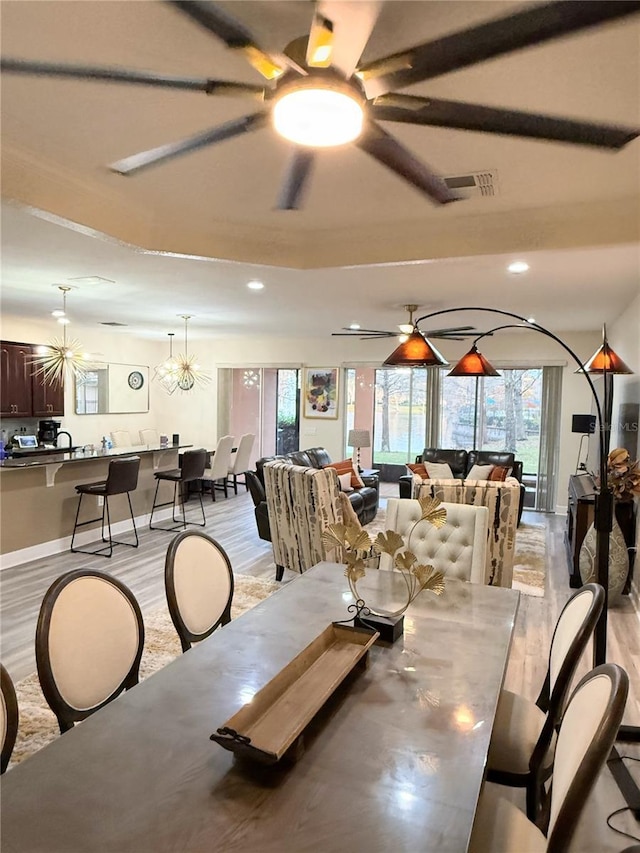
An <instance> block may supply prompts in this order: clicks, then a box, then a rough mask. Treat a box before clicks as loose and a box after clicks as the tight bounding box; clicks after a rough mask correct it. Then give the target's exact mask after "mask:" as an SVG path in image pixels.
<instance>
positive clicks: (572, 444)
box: [2, 311, 637, 507]
mask: <svg viewBox="0 0 640 853" xmlns="http://www.w3.org/2000/svg"><path fill="white" fill-rule="evenodd" d="M636 316H637V311H636ZM69 328H70V329H73V335H74V336H75V337H77V338H79V339H80V340H81V341H82V342H83V343H84V344H85V345H86V346H87V348H88V349H90V351H91V352H92V353H100V354H101V355H100V356H99V357H100V359H101V360H104V361H114V362H120V363H130V364H147V365H149V367H150V369H151V375H153V367H154V366H155V365H157V364H159V363H160V362H161V361H162V360H163V358H165V357H166V356H167V355H168V345H167V342H166V341H148V340H144V339H138V338H136V337H135V336H134V335H133V334H132V333H131V332H128V331H126V330H122V329H120V330H103V329H102V328H95V327H86V328H82V327H79V326H75V325H74V326H72V327H69ZM51 334H52V330H51V322H50V321H49V320H48V319H47V320H44V321H40V322H36V321H29V320H23V319H20V318H11V317H3V327H2V337H3V338H4V339H5V340H15V341H24V342H32V343H42V342H44V341H46V340H47V339H48V338H49V337H51ZM560 337H562V338H563V339H564V340H565V341H566V343H567V344H568V345H569V346H570V347H571V348H572V349H574V350H575V352H576V353H577V355H578V356H579V357H580V359H582V360H586V359H587V358H589V356H591V355H592V353H593V352H594V351H595V350H596V348H597V347H598V345H599V342H600V335H599V333H598V332H593V333H568V334H566V335H562V334H561V335H560ZM612 343H614V341H613V339H612ZM393 348H394V342H393V341H391V342H390V341H389V340H381V341H360V340H357V339H356V340H353V339H346V338H328V339H327V338H313V337H282V338H277V339H274V338H264V339H257V340H256V339H255V338H251V339H248V338H232V339H230V338H226V339H224V340H220V339H219V340H210V339H209V340H198V339H197V338H194V339H193V340H191V339H190V342H189V350H190V352H193V353H195V354H197V356H198V359H199V362H200V363H201V364H202V366H203V368H204V369H206V370H208V371H209V372H210V373H211V375H212V381H211V382H210V383H209V384H208V385H207V386H204V387H203V388H199V389H196V390H194V391H191V392H188V393H180V392H176V393H175V394H174V395H172V396H168V395H167V394H166V393H165V392H164V391H163V390H162V389H161V388H160V387H159V386H158V385H157V384H156V383H155V382H153V381H151V382H150V383H149V385H150V388H149V392H150V411H149V412H148V413H145V414H129V415H123V414H120V415H75V414H73V410H74V406H73V397H72V389H71V388H70V387H69V388H67V389H66V412H67V414H66V415H65V417H64V418H63V428H64V429H67V430H68V431H69V432H70V433H71V434H72V436H73V440H74V442H75V443H76V444H88V443H98V442H99V441H100V439H101V436H102V435H103V434H105V433H106V432H111V430H114V429H128V430H129V431H130V432H131V433H132V436H135V435H137V431H138V430H139V429H142V428H145V427H151V428H156V429H158V431H159V432H164V433H167V434H168V435H169V436H171V435H172V434H173V433H179V434H180V439H181V443H189V444H193V445H200V446H206V447H209V448H211V447H215V443H216V441H217V438H218V436H217V430H216V424H217V374H216V371H217V368H218V367H238V366H251V367H254V366H257V367H262V366H282V367H303V366H309V367H332V366H336V365H337V366H342V365H355V364H366V363H370V364H380V363H381V362H382V361H383V360H384V359H385V358H386V357H387V356H388V355H389V353H390V352H391V350H392V349H393ZM439 348H440V350H441V352H442V353H443V354H444V355H445V357H446V358H448V359H449V360H450V361H451V362H455V360H456V359H457V358H459V357H460V356H461V355H463V354H464V352H465V351H466V349H467V348H468V342H464V343H463V342H441V345H440V344H439ZM178 349H179V347H176V351H177V350H178ZM481 350H482V352H483V353H484V355H486V357H487V358H488V359H489V360H490V361H496V362H498V363H503V364H506V363H511V364H514V365H519V366H527V365H534V364H544V363H555V364H558V363H562V362H565V363H566V362H568V357H567V354H566V353H565V352H564V350H563V349H562V348H561V347H560V346H559V345H558V344H556V343H555V342H553V341H551V340H549V339H548V338H546V337H544V336H543V335H541V334H538V333H535V332H529V331H523V332H515V333H508V332H505V333H500V334H498V335H496V336H495V337H493V338H487V339H485V340H484V341H482V345H481ZM621 354H622V353H621ZM574 369H575V366H574V365H573V364H571V365H568V366H567V367H566V369H565V371H564V379H563V401H562V434H561V437H560V470H559V474H558V484H559V487H558V496H557V503H558V504H559V505H560V507H563V506H566V489H567V483H568V478H569V475H570V474H571V473H573V471H574V469H575V464H576V458H577V453H578V444H579V440H580V436H578V435H574V434H573V433H571V415H572V414H574V413H576V412H579V413H582V412H589V411H591V396H590V392H589V388H588V385H587V383H586V382H585V381H584V379H583V378H582V377H581V376H579V375H578V376H577V375H575V374H574ZM343 404H344V389H343V388H342V389H341V391H340V417H339V418H338V419H337V420H333V421H324V420H315V419H313V420H309V419H304V418H303V419H302V420H301V436H300V445H301V447H311V446H314V445H320V446H324V447H326V448H327V450H328V451H329V453H330V454H331V456H332V457H333V458H335V459H341V458H342V456H343V453H344V451H343V447H344V440H343V437H344V419H343V416H342V411H343Z"/></svg>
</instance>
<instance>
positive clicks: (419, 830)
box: [1, 563, 519, 853]
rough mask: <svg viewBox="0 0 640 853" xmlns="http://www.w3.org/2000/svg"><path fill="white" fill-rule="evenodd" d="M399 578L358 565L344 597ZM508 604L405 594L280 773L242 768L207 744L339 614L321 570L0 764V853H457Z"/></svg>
mask: <svg viewBox="0 0 640 853" xmlns="http://www.w3.org/2000/svg"><path fill="white" fill-rule="evenodd" d="M394 574H395V577H393V575H394ZM397 581H398V573H391V572H376V571H369V572H368V573H367V577H366V578H365V580H364V582H361V583H360V585H359V590H360V591H362V590H366V595H365V597H366V598H367V599H368V600H369V599H371V600H373V599H374V598H376V596H380V599H379V600H382V599H383V598H386V599H387V600H388V599H389V597H390V596H391V590H390V586H389V585H390V584H391V583H393V584H395V583H397ZM394 590H397V587H395V586H394ZM518 599H519V593H517V592H516V591H514V590H510V589H500V588H495V587H487V586H480V585H472V584H467V583H462V582H460V581H455V580H448V581H447V584H446V590H445V592H444V594H443V595H442V596H441V597H440V598H436V597H435V596H433V595H432V594H431V593H428V592H423V593H421V594H420V595H419V596H418V598H417V599H416V601H415V602H414V603H413V604H412V605H411V607H410V609H409V610H408V612H407V614H406V615H405V624H404V635H403V637H401V638H400V639H399V640H398V641H397V642H396V643H395V644H394V645H393V646H391V647H382V646H379V645H376V646H374V647H373V648H372V649H371V652H370V666H369V667H368V669H366V670H363V671H361V672H358V673H354V675H353V676H352V677H350V678H349V679H348V681H347V682H345V684H344V685H343V686H342V687H341V688H340V689H339V690H338V691H337V693H336V694H335V695H334V696H333V697H332V698H331V700H330V701H329V703H328V705H327V706H326V707H325V709H324V710H323V711H322V712H321V714H320V715H319V716H318V717H317V718H316V720H315V721H314V722H313V723H312V725H311V727H310V729H309V731H308V733H307V735H306V738H305V751H304V753H303V755H302V756H301V758H300V759H299V761H298V762H297V763H296V764H289V765H286V766H276V767H272V768H268V767H260V766H258V765H254V764H251V763H246V762H242V761H240V760H238V759H236V757H235V756H234V755H233V754H232V753H230V752H227V751H225V750H224V749H222V748H221V747H220V746H219V745H217V744H216V743H214V742H212V741H210V740H209V735H210V734H211V733H212V732H214V731H215V730H216V729H217V728H218V726H221V725H222V724H223V723H224V722H225V721H226V720H227V719H228V718H229V717H231V716H232V715H233V714H234V713H235V712H236V711H237V710H238V709H239V708H240V707H241V706H242V705H243V704H245V703H246V702H249V701H251V698H252V696H253V695H254V694H255V693H256V692H257V691H258V690H259V689H260V688H261V687H262V686H263V685H264V684H265V683H266V682H267V681H269V680H270V679H271V678H272V677H273V676H274V675H275V674H276V673H277V672H278V671H279V670H280V669H282V668H283V667H284V666H285V665H286V664H287V663H288V662H289V661H291V660H292V658H293V657H295V655H296V654H297V653H298V652H300V651H301V650H302V649H303V648H304V647H305V646H306V645H308V643H310V642H311V640H312V639H313V638H314V637H315V636H317V634H319V633H320V631H322V630H323V629H324V628H325V627H326V626H327V625H328V624H329V623H330V622H331V621H333V620H340V619H345V618H347V615H348V614H347V612H346V608H347V605H348V604H350V603H351V602H352V601H353V599H352V597H351V595H350V593H349V589H348V586H347V582H346V579H345V577H344V567H343V566H341V565H337V564H333V563H321V564H320V565H318V566H315V567H314V568H312V569H311V570H309V571H308V572H306V573H305V574H304V575H302V576H301V577H300V578H297V579H295V580H294V581H292V582H290V583H288V584H287V585H286V586H284V587H283V588H282V589H281V590H279V591H277V592H276V593H274V594H273V595H271V596H270V597H269V598H268V599H266V600H265V601H263V602H261V603H260V604H259V605H258V606H257V607H255V608H253V609H252V610H250V611H248V612H247V613H245V614H244V615H242V616H241V617H240V618H238V619H236V620H234V621H232V622H231V623H230V624H228V625H226V626H224V627H223V628H221V629H219V630H218V631H216V632H215V633H214V634H213V635H212V636H211V637H210V638H209V639H207V640H205V641H204V642H202V643H201V644H200V645H198V646H196V647H194V648H193V649H192V650H191V651H189V652H187V653H186V654H184V655H181V656H180V657H179V658H178V659H177V660H175V661H174V662H173V663H171V664H169V665H168V666H166V667H165V668H164V669H162V670H161V671H160V672H158V673H156V674H155V675H153V676H152V677H150V678H148V679H147V680H145V681H144V682H142V683H141V684H139V685H138V686H137V687H135V688H133V689H132V690H130V691H128V692H127V693H126V694H123V695H122V696H121V697H119V698H118V699H117V700H115V701H114V702H112V703H111V704H110V705H109V706H107V707H105V708H103V709H102V710H101V711H99V712H97V713H96V714H94V715H93V716H92V717H90V718H88V719H87V720H85V721H84V722H83V723H81V724H80V725H77V726H76V727H75V728H74V729H73V730H72V731H70V732H68V733H67V734H65V735H63V736H61V737H60V738H58V740H56V741H55V742H54V743H52V744H51V745H50V746H48V747H46V748H45V749H43V750H41V751H40V752H38V753H36V754H35V755H34V756H33V757H31V758H30V759H28V760H27V761H25V762H24V763H23V764H20V765H18V766H17V767H15V768H14V769H12V770H10V771H8V773H6V774H5V776H4V777H3V780H2V796H1V808H2V813H1V818H2V825H1V838H2V851H3V853H14V852H15V853H18V851H20V853H38V851H50V853H54V851H55V853H58V852H59V853H74V851H77V853H100V851H104V853H107V851H108V853H129V851H130V853H147V851H148V853H163V851H180V853H186V851H194V853H200V851H202V853H204V851H245V853H246V851H256V853H257V851H260V853H270V851H273V853H275V851H285V853H298V851H322V853H332V851H343V850H348V851H352V853H364V851H367V853H370V851H380V853H382V851H407V853H409V851H411V853H413V851H438V853H442V851H465V850H466V849H467V846H468V841H469V837H470V833H471V828H472V824H473V818H474V813H475V808H476V803H477V800H478V796H479V793H480V788H481V785H482V781H483V777H484V771H485V764H486V757H487V751H488V746H489V740H490V736H491V728H492V723H493V718H494V715H495V709H496V703H497V699H498V695H499V692H500V689H501V686H502V683H503V678H504V673H505V668H506V663H507V657H508V652H509V647H510V643H511V636H512V632H513V626H514V620H515V617H516V612H517V608H518ZM283 724H284V721H283Z"/></svg>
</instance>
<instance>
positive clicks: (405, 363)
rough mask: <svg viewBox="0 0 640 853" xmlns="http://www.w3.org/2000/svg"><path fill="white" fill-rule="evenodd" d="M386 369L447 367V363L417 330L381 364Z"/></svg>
mask: <svg viewBox="0 0 640 853" xmlns="http://www.w3.org/2000/svg"><path fill="white" fill-rule="evenodd" d="M383 363H384V364H385V365H386V366H387V367H448V366H449V362H448V361H447V360H446V359H445V358H444V357H443V356H442V355H441V354H440V353H439V352H438V350H437V349H436V348H435V347H434V346H433V344H431V342H430V341H429V340H428V339H427V338H425V336H424V335H423V334H422V333H421V332H419V331H418V330H417V329H414V331H413V332H412V333H411V334H410V335H409V337H408V338H407V340H406V341H404V342H403V343H401V344H400V346H399V347H396V349H394V351H393V352H392V353H391V355H390V356H389V358H387V359H386V361H384V362H383Z"/></svg>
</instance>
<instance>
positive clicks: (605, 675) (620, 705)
mask: <svg viewBox="0 0 640 853" xmlns="http://www.w3.org/2000/svg"><path fill="white" fill-rule="evenodd" d="M628 692H629V678H628V676H627V673H626V672H625V671H624V670H623V669H622V668H621V667H619V666H617V665H616V664H602V665H601V666H598V667H596V668H595V669H593V670H591V672H590V673H588V675H586V676H585V677H584V678H583V679H582V681H581V682H580V683H579V684H578V686H577V687H576V689H575V691H574V693H573V695H572V696H571V699H570V700H569V703H568V705H567V709H566V711H565V713H564V716H563V717H562V723H561V724H560V730H559V732H558V740H557V745H556V758H555V764H554V768H553V778H552V780H551V786H550V788H549V791H548V792H547V793H545V800H544V802H543V804H542V807H541V809H540V811H539V812H538V813H537V814H536V816H535V817H536V823H534V822H533V820H531V819H530V818H528V817H527V816H526V815H525V814H524V812H522V811H520V809H519V808H518V807H517V806H516V805H515V804H514V803H512V802H510V801H509V800H507V799H506V798H504V797H502V796H500V794H499V792H498V789H496V788H495V787H493V786H491V785H485V787H484V788H483V790H482V793H481V795H480V800H479V803H478V808H477V811H476V817H475V821H474V825H473V833H472V836H471V843H470V845H469V853H507V852H508V853H511V851H514V853H515V851H518V853H525V851H526V853H566V851H567V850H570V849H573V848H572V847H571V839H572V836H573V835H574V833H575V831H576V828H577V826H578V823H579V820H580V815H581V813H582V811H583V809H584V807H585V805H586V804H587V803H588V802H589V794H590V792H591V791H592V789H593V787H594V785H595V783H596V779H597V777H598V774H599V772H600V770H601V769H602V767H603V766H604V764H605V762H606V760H607V758H608V756H609V754H610V752H611V748H612V747H613V745H614V743H615V739H616V734H617V732H618V728H619V726H620V722H621V720H622V715H623V713H624V707H625V704H626V701H627V695H628ZM597 846H598V845H597V842H596V845H595V847H594V848H593V849H596V847H597Z"/></svg>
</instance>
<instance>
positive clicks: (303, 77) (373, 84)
mask: <svg viewBox="0 0 640 853" xmlns="http://www.w3.org/2000/svg"><path fill="white" fill-rule="evenodd" d="M163 2H167V3H169V4H170V5H172V6H173V7H175V8H176V9H177V10H178V11H179V12H180V13H181V14H183V15H185V16H187V17H188V18H189V19H190V20H191V21H193V22H194V23H195V24H197V25H198V26H200V27H202V28H204V29H205V30H207V31H208V32H209V33H212V34H213V35H214V36H216V37H217V38H219V39H221V40H222V41H223V42H224V43H225V44H226V45H227V46H228V47H229V48H231V49H232V50H236V51H239V52H241V53H242V54H243V55H244V57H245V58H246V59H247V60H248V62H249V63H250V64H251V65H252V66H253V67H254V68H255V69H256V70H257V71H258V72H259V73H260V74H261V75H262V76H263V77H264V78H265V79H266V80H267V81H270V82H269V85H267V86H260V85H251V84H245V83H235V82H232V81H227V80H218V79H209V78H190V77H176V76H173V75H167V74H157V73H152V72H145V71H136V70H128V69H124V68H108V67H93V66H85V65H66V64H59V63H53V62H39V61H31V60H27V59H17V58H2V61H1V64H0V68H1V70H2V71H3V72H5V73H12V74H27V75H41V76H52V77H68V78H76V79H80V80H101V81H105V82H111V83H128V84H134V85H142V86H155V87H165V88H173V89H187V90H192V91H201V92H204V93H205V94H207V95H229V96H238V97H239V96H245V97H248V98H254V99H258V100H259V101H262V103H263V106H262V108H261V109H259V110H258V111H257V112H253V113H250V114H249V115H246V116H243V117H242V118H238V119H233V120H231V121H228V122H226V123H224V124H221V125H218V126H216V127H213V128H210V129H209V130H205V131H203V132H201V133H198V134H196V135H195V136H191V137H189V138H187V139H183V140H181V141H178V142H172V143H168V144H165V145H161V146H159V147H157V148H152V149H150V150H148V151H143V152H141V153H139V154H134V155H132V156H130V157H126V158H124V159H123V160H120V161H118V162H117V163H113V164H112V165H111V166H110V169H112V170H113V171H114V172H117V173H119V174H122V175H131V174H133V173H135V172H139V171H141V170H142V169H146V168H148V167H150V166H153V165H157V164H160V163H164V162H166V161H167V160H171V159H173V158H174V157H179V156H181V155H183V154H187V153H189V152H191V151H196V150H197V149H200V148H204V147H207V146H209V145H214V144H216V143H218V142H222V141H224V140H226V139H232V138H234V137H236V136H240V135H241V134H243V133H248V132H252V131H254V130H259V129H261V128H263V127H265V126H266V125H268V124H269V123H270V122H272V123H273V125H274V127H275V129H276V130H277V131H278V132H279V133H280V134H281V135H283V136H284V137H285V138H287V139H289V140H291V141H292V142H293V143H294V144H295V148H294V150H293V154H292V158H291V162H290V163H289V165H288V167H287V171H286V174H285V177H284V181H283V184H282V189H281V192H280V195H279V198H278V201H277V207H278V208H279V209H281V210H294V209H297V208H299V207H300V203H301V198H302V193H303V190H304V188H305V185H306V184H307V182H308V180H309V177H310V174H311V171H312V167H313V163H314V159H315V156H316V150H317V149H318V148H323V147H330V146H334V145H341V144H346V143H348V142H353V143H354V144H355V145H357V146H358V148H360V149H361V150H362V151H364V152H365V153H366V154H368V155H369V156H371V157H372V158H373V159H374V160H377V161H378V162H379V163H381V164H382V165H384V166H386V167H387V168H389V169H390V170H391V171H393V172H395V173H396V174H397V175H399V176H400V177H401V178H403V179H404V180H405V181H407V182H408V183H410V184H412V185H413V186H414V187H416V188H417V189H418V190H420V191H421V192H422V193H423V194H424V195H425V196H427V198H429V199H430V200H431V201H433V202H435V203H436V204H447V203H448V202H451V201H456V200H457V199H458V198H459V196H458V195H457V194H456V193H455V192H454V190H452V189H450V188H449V187H448V186H447V184H446V183H445V182H444V180H443V179H442V178H440V177H439V176H438V175H437V174H436V173H435V172H433V171H432V170H431V168H430V167H429V166H427V165H426V164H425V163H423V162H422V161H420V160H419V159H417V158H416V157H415V156H414V155H413V154H412V153H411V151H410V150H409V149H408V148H406V147H405V146H404V145H402V144H401V143H400V142H399V141H398V140H397V139H396V138H395V137H393V136H392V135H391V134H390V133H388V132H387V131H386V130H384V129H383V128H382V126H381V125H380V124H379V122H381V121H382V122H401V123H406V124H414V125H423V126H436V127H448V128H454V129H458V130H473V131H483V132H486V133H498V134H507V135H511V136H520V137H525V138H531V139H545V140H549V141H556V142H565V143H572V144H576V145H590V146H596V147H603V148H613V149H618V148H622V147H623V146H624V145H626V144H627V143H628V142H630V141H631V140H632V139H635V138H636V137H637V136H638V135H640V129H637V128H630V127H620V126H611V125H605V124H595V123H592V122H586V121H576V120H572V119H564V118H557V117H551V116H545V115H538V114H534V113H525V112H520V111H517V110H501V109H495V108H493V107H485V106H480V105H477V104H470V103H465V102H460V101H447V100H441V99H436V98H425V97H416V96H414V95H404V94H400V93H397V92H395V91H393V90H395V89H403V88H405V87H407V86H411V85H413V84H415V83H420V82H423V81H425V80H430V79H432V78H434V77H438V76H440V75H442V74H446V73H448V72H451V71H456V70H458V69H460V68H465V67H468V66H471V65H475V64H476V63H479V62H483V61H484V60H487V59H492V58H494V57H496V56H500V55H502V54H506V53H510V52H512V51H515V50H520V49H522V48H526V47H530V46H532V45H537V44H541V43H543V42H546V41H550V40H551V39H555V38H559V37H561V36H565V35H570V34H572V33H576V32H579V31H580V30H585V29H588V28H590V27H596V26H598V25H601V24H604V23H606V22H608V21H612V20H616V19H618V18H622V17H625V16H627V15H630V14H632V13H635V12H637V11H639V10H640V2H637V0H589V2H575V0H560V2H553V3H548V4H538V5H535V6H532V7H527V8H524V9H523V10H519V11H516V12H513V13H511V14H509V15H506V16H503V17H501V18H496V19H494V20H490V21H488V22H487V23H484V24H480V25H476V26H472V27H469V28H467V29H464V30H460V31H459V32H457V33H453V34H452V35H448V36H444V37H442V38H438V39H435V40H434V41H431V42H427V43H425V44H420V45H417V46H415V47H412V48H408V49H406V50H403V51H400V52H398V53H394V54H392V55H389V56H385V57H383V58H381V59H378V60H376V61H374V62H369V63H364V64H362V65H359V64H358V63H359V61H360V56H361V54H362V51H363V50H364V48H365V46H366V44H367V41H368V40H369V36H370V35H371V32H372V30H373V28H374V26H375V23H376V20H377V17H378V15H379V12H380V7H381V5H382V4H381V2H370V0H359V2H346V0H319V2H317V3H316V4H315V12H314V16H313V20H312V23H311V29H310V33H309V35H308V36H303V37H301V38H298V39H296V40H294V41H293V42H291V43H290V44H288V45H287V46H286V47H285V48H284V50H283V52H282V53H275V54H274V53H271V52H267V51H265V50H263V49H262V48H261V47H260V46H259V45H258V43H257V42H256V40H255V39H254V38H253V36H252V35H251V33H250V32H249V30H248V29H247V28H246V27H245V26H244V25H243V24H241V23H240V22H238V21H236V20H235V19H234V18H233V17H231V16H230V15H229V14H228V13H227V12H225V11H222V10H221V9H220V8H218V7H217V6H216V5H215V4H214V3H211V2H204V0H163Z"/></svg>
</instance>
